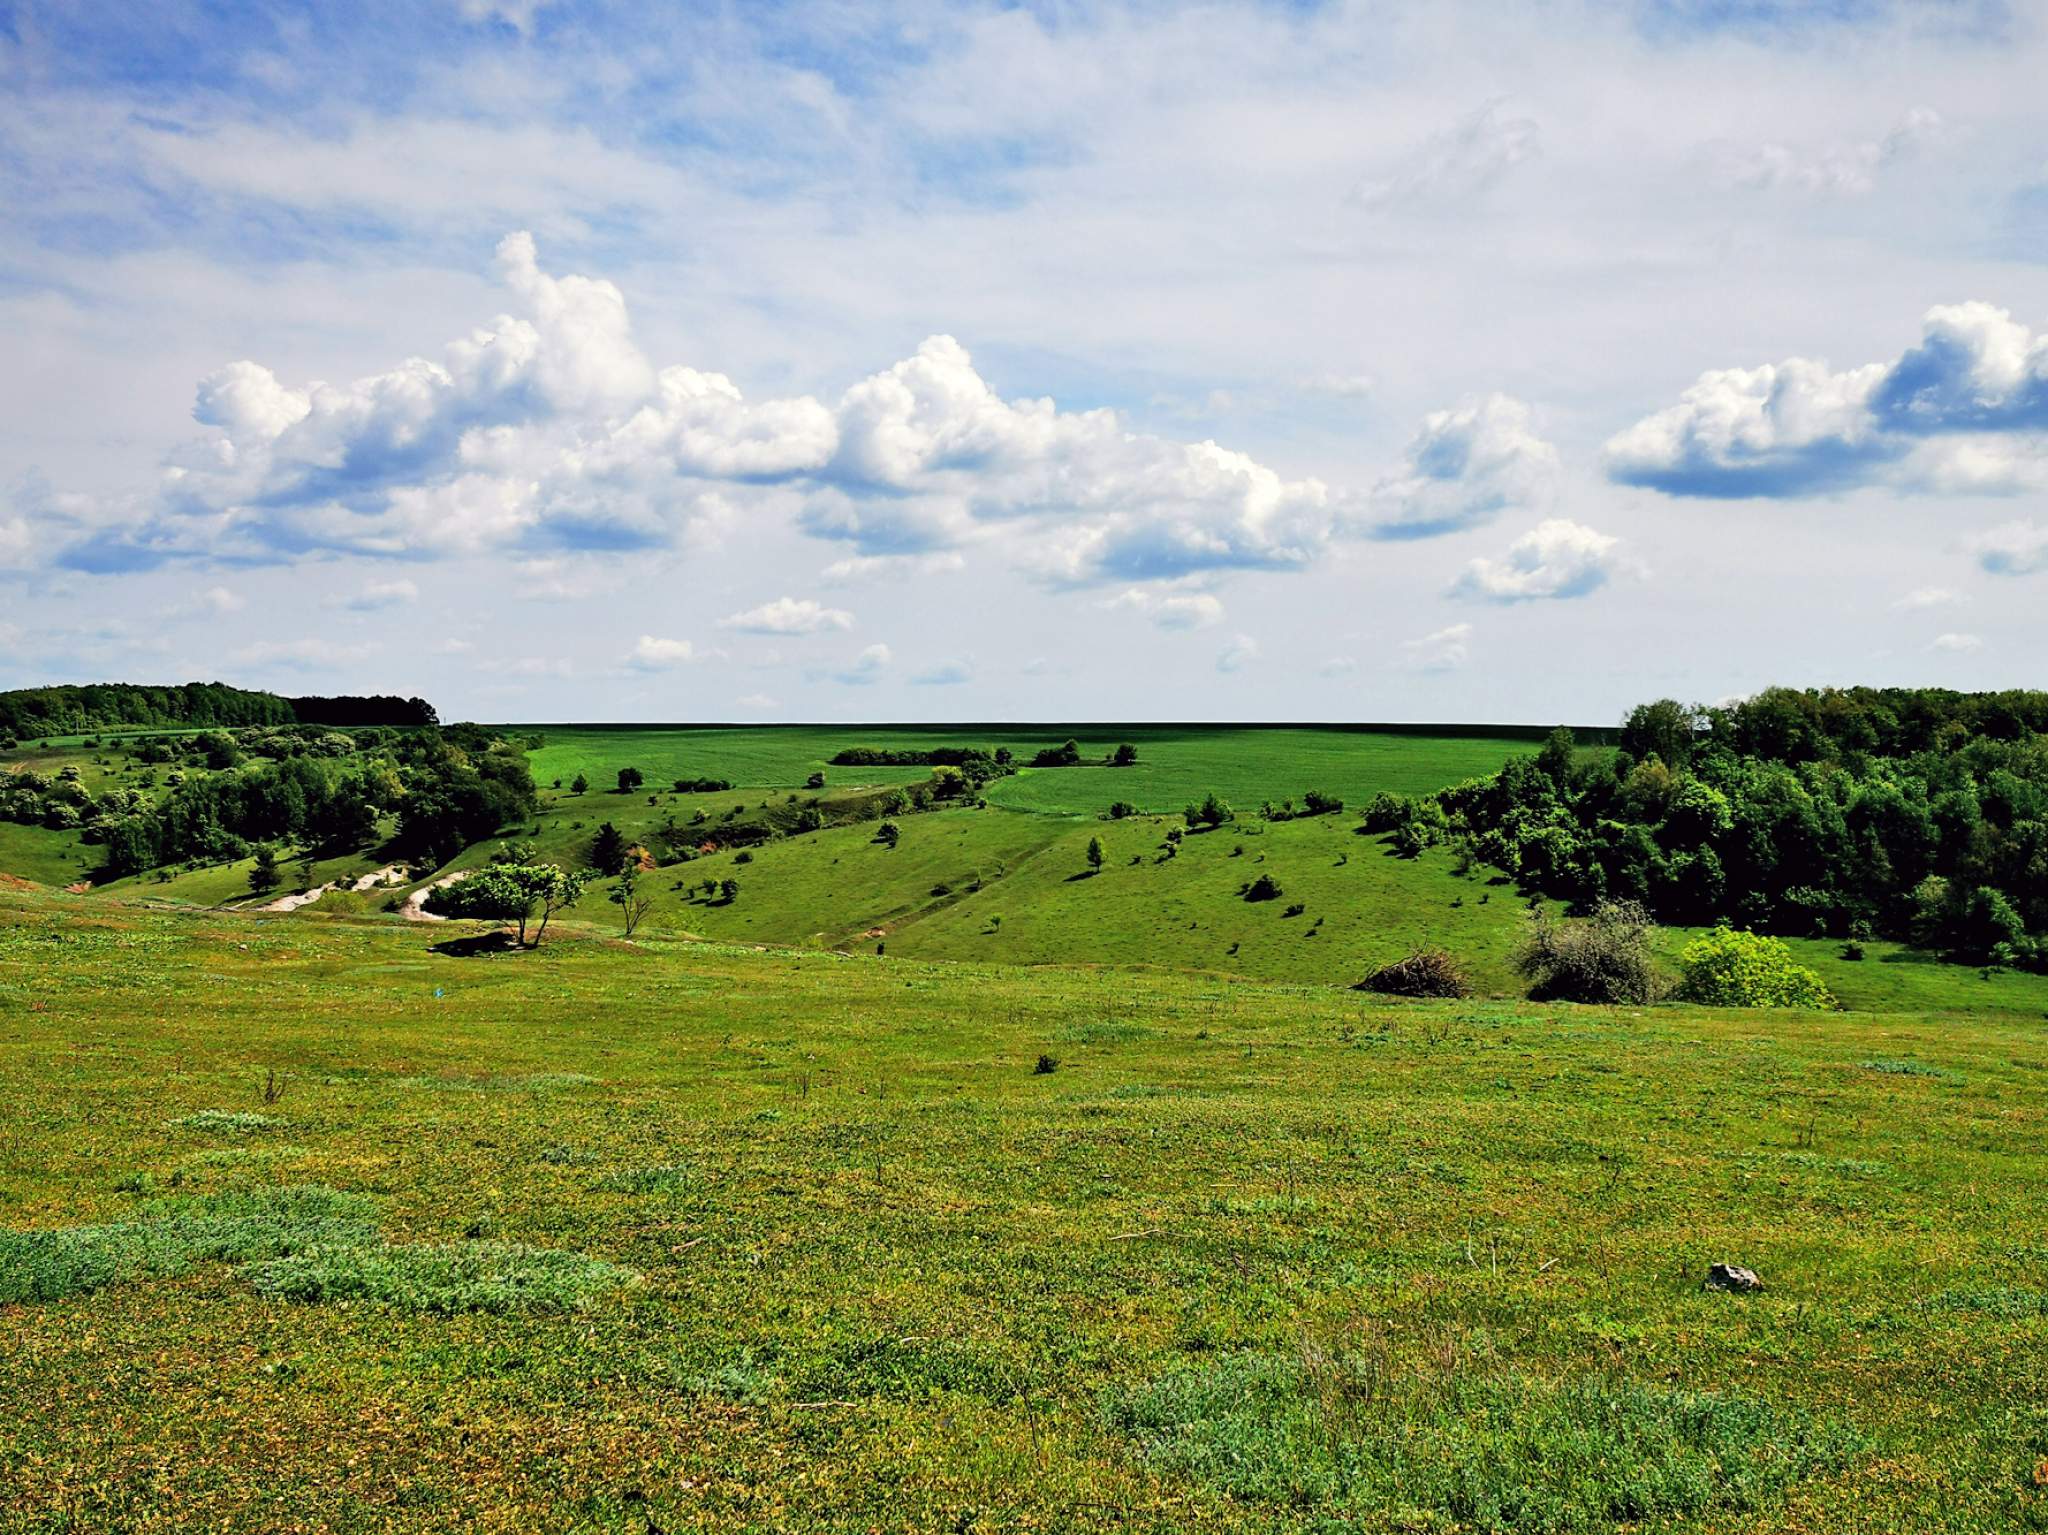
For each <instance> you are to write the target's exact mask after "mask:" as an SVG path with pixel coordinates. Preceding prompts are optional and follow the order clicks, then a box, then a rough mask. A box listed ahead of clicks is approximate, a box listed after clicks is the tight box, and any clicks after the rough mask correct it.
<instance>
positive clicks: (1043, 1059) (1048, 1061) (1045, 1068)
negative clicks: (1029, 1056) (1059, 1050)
mask: <svg viewBox="0 0 2048 1535" xmlns="http://www.w3.org/2000/svg"><path fill="white" fill-rule="evenodd" d="M1059 1069H1060V1061H1059V1057H1058V1056H1056V1055H1046V1054H1045V1053H1044V1052H1042V1051H1041V1052H1040V1054H1039V1057H1038V1064H1037V1065H1036V1066H1033V1067H1032V1068H1031V1074H1032V1075H1033V1076H1035V1077H1049V1076H1051V1075H1052V1074H1053V1073H1054V1072H1056V1071H1058V1070H1059Z"/></svg>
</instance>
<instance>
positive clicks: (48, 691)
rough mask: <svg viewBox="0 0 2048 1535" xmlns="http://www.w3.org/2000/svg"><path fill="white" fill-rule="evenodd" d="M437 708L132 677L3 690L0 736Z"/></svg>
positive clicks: (348, 717) (415, 719) (402, 713)
mask: <svg viewBox="0 0 2048 1535" xmlns="http://www.w3.org/2000/svg"><path fill="white" fill-rule="evenodd" d="M439 723H440V720H439V716H437V715H436V714H435V712H434V706H433V705H432V704H430V703H428V702H426V700H424V699H420V698H397V697H393V696H390V695H388V694H379V695H374V696H364V697H348V696H343V697H336V698H319V697H306V698H283V697H280V696H279V695H277V694H276V693H262V692H254V691H251V690H249V689H246V688H235V687H229V686H228V685H227V684H226V683H224V682H187V683H183V684H177V685H173V686H167V687H149V686H143V685H141V684H137V683H131V682H95V683H87V684H84V685H82V686H68V685H67V686H59V687H43V688H19V689H16V690H15V691H13V692H8V693H0V736H12V737H15V738H17V739H27V738H33V737H37V736H55V735H78V734H81V733H83V732H85V731H88V730H106V729H110V728H115V727H120V726H130V725H166V726H175V727H183V728H187V729H191V728H197V727H205V726H222V727H226V728H228V729H241V728H244V727H246V726H251V725H295V724H307V725H436V724H439Z"/></svg>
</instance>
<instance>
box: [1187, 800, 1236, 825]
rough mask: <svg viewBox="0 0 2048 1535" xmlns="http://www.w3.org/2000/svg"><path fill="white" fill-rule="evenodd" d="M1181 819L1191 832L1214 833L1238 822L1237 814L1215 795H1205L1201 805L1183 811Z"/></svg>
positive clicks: (1191, 806)
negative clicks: (1231, 823)
mask: <svg viewBox="0 0 2048 1535" xmlns="http://www.w3.org/2000/svg"><path fill="white" fill-rule="evenodd" d="M1181 818H1182V819H1183V820H1185V821H1186V822H1187V823H1188V829H1189V830H1190V831H1198V830H1199V831H1214V830H1215V829H1216V828H1217V827H1219V826H1223V825H1226V824H1228V823H1229V822H1231V821H1234V820H1236V819H1237V813H1236V812H1235V811H1233V810H1232V809H1231V808H1230V806H1229V805H1228V804H1227V803H1226V802H1225V801H1223V800H1220V799H1218V798H1217V797H1216V796H1215V795H1214V794H1205V795H1204V796H1203V797H1202V802H1201V803H1200V804H1199V805H1190V806H1188V808H1187V809H1185V810H1183V811H1182V812H1181Z"/></svg>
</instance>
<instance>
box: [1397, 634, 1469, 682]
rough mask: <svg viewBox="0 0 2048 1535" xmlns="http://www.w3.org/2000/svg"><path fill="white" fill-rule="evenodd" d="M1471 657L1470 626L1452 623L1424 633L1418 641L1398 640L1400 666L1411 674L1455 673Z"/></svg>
mask: <svg viewBox="0 0 2048 1535" xmlns="http://www.w3.org/2000/svg"><path fill="white" fill-rule="evenodd" d="M1471 658H1472V626H1471V625H1470V624H1451V625H1449V626H1447V627H1445V628H1442V629H1437V630H1434V631H1432V632H1431V633H1428V634H1425V635H1423V636H1422V637H1421V638H1420V639H1413V640H1403V641H1401V650H1400V660H1401V664H1402V665H1404V666H1406V667H1407V668H1409V669H1410V670H1411V671H1420V672H1448V671H1455V670H1456V669H1457V668H1459V667H1461V666H1463V665H1464V664H1465V663H1466V662H1467V661H1469V660H1470V659H1471Z"/></svg>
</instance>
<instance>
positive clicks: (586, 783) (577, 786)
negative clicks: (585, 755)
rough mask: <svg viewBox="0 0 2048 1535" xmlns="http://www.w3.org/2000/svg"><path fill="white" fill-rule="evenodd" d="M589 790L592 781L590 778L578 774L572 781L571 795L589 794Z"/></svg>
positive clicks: (570, 786) (570, 785)
mask: <svg viewBox="0 0 2048 1535" xmlns="http://www.w3.org/2000/svg"><path fill="white" fill-rule="evenodd" d="M589 788H590V780H589V779H588V778H586V777H584V776H583V774H581V773H578V774H577V775H576V776H575V778H574V779H573V780H571V781H570V784H569V792H570V793H571V794H582V793H585V792H587V791H588V790H589Z"/></svg>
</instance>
